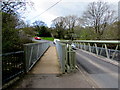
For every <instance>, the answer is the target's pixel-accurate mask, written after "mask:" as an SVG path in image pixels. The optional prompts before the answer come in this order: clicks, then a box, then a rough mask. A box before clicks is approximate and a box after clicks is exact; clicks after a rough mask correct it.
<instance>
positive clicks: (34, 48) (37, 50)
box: [24, 42, 50, 72]
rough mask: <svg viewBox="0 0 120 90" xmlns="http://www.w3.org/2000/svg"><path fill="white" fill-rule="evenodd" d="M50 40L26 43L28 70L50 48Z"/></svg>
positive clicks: (26, 69) (26, 66)
mask: <svg viewBox="0 0 120 90" xmlns="http://www.w3.org/2000/svg"><path fill="white" fill-rule="evenodd" d="M49 46H50V44H49V42H40V43H30V44H25V45H24V51H25V71H26V72H28V71H29V70H30V69H31V68H32V67H33V66H34V64H35V63H36V62H37V61H38V60H39V58H40V57H41V56H42V55H43V54H44V52H45V51H46V50H47V49H48V48H49Z"/></svg>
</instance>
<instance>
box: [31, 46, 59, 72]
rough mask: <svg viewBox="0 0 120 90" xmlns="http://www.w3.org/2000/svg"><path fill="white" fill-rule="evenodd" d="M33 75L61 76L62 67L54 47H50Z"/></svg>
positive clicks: (35, 67) (34, 69)
mask: <svg viewBox="0 0 120 90" xmlns="http://www.w3.org/2000/svg"><path fill="white" fill-rule="evenodd" d="M30 73H31V74H60V73H61V71H60V65H59V62H58V57H57V53H56V48H55V47H54V46H52V47H50V48H49V49H48V50H47V51H46V53H45V54H44V56H43V57H42V58H41V59H40V60H39V61H38V62H37V64H36V65H35V66H34V68H33V69H32V70H31V72H30Z"/></svg>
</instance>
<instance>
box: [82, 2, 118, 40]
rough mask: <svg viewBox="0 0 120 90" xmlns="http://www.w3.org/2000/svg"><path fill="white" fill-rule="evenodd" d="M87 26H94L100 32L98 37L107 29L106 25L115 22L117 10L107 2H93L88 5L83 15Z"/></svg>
mask: <svg viewBox="0 0 120 90" xmlns="http://www.w3.org/2000/svg"><path fill="white" fill-rule="evenodd" d="M83 18H84V20H85V21H86V22H85V23H86V25H87V26H93V27H94V30H95V32H96V33H97V34H98V37H97V38H98V39H99V38H100V36H101V35H102V34H103V32H104V31H105V29H106V27H107V26H108V25H109V24H111V23H113V22H115V20H116V17H115V11H114V10H111V9H110V5H108V4H107V3H106V2H101V1H98V2H92V3H90V4H89V5H88V9H87V11H85V12H84V15H83Z"/></svg>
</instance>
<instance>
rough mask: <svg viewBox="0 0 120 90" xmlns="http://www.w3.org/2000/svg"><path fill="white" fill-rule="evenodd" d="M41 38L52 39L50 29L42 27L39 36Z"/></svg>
mask: <svg viewBox="0 0 120 90" xmlns="http://www.w3.org/2000/svg"><path fill="white" fill-rule="evenodd" d="M38 36H40V37H51V34H50V32H49V31H48V28H47V27H45V26H40V30H39V34H38Z"/></svg>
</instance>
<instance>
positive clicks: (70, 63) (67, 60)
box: [56, 41, 76, 73]
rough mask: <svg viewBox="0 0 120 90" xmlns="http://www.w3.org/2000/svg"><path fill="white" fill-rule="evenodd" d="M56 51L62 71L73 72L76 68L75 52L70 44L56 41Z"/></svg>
mask: <svg viewBox="0 0 120 90" xmlns="http://www.w3.org/2000/svg"><path fill="white" fill-rule="evenodd" d="M56 47H57V52H58V57H59V60H60V65H61V70H62V73H65V72H68V73H69V72H73V71H75V69H76V59H75V52H74V51H73V50H72V48H71V46H70V45H68V44H65V43H62V42H59V41H58V42H57V45H56Z"/></svg>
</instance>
